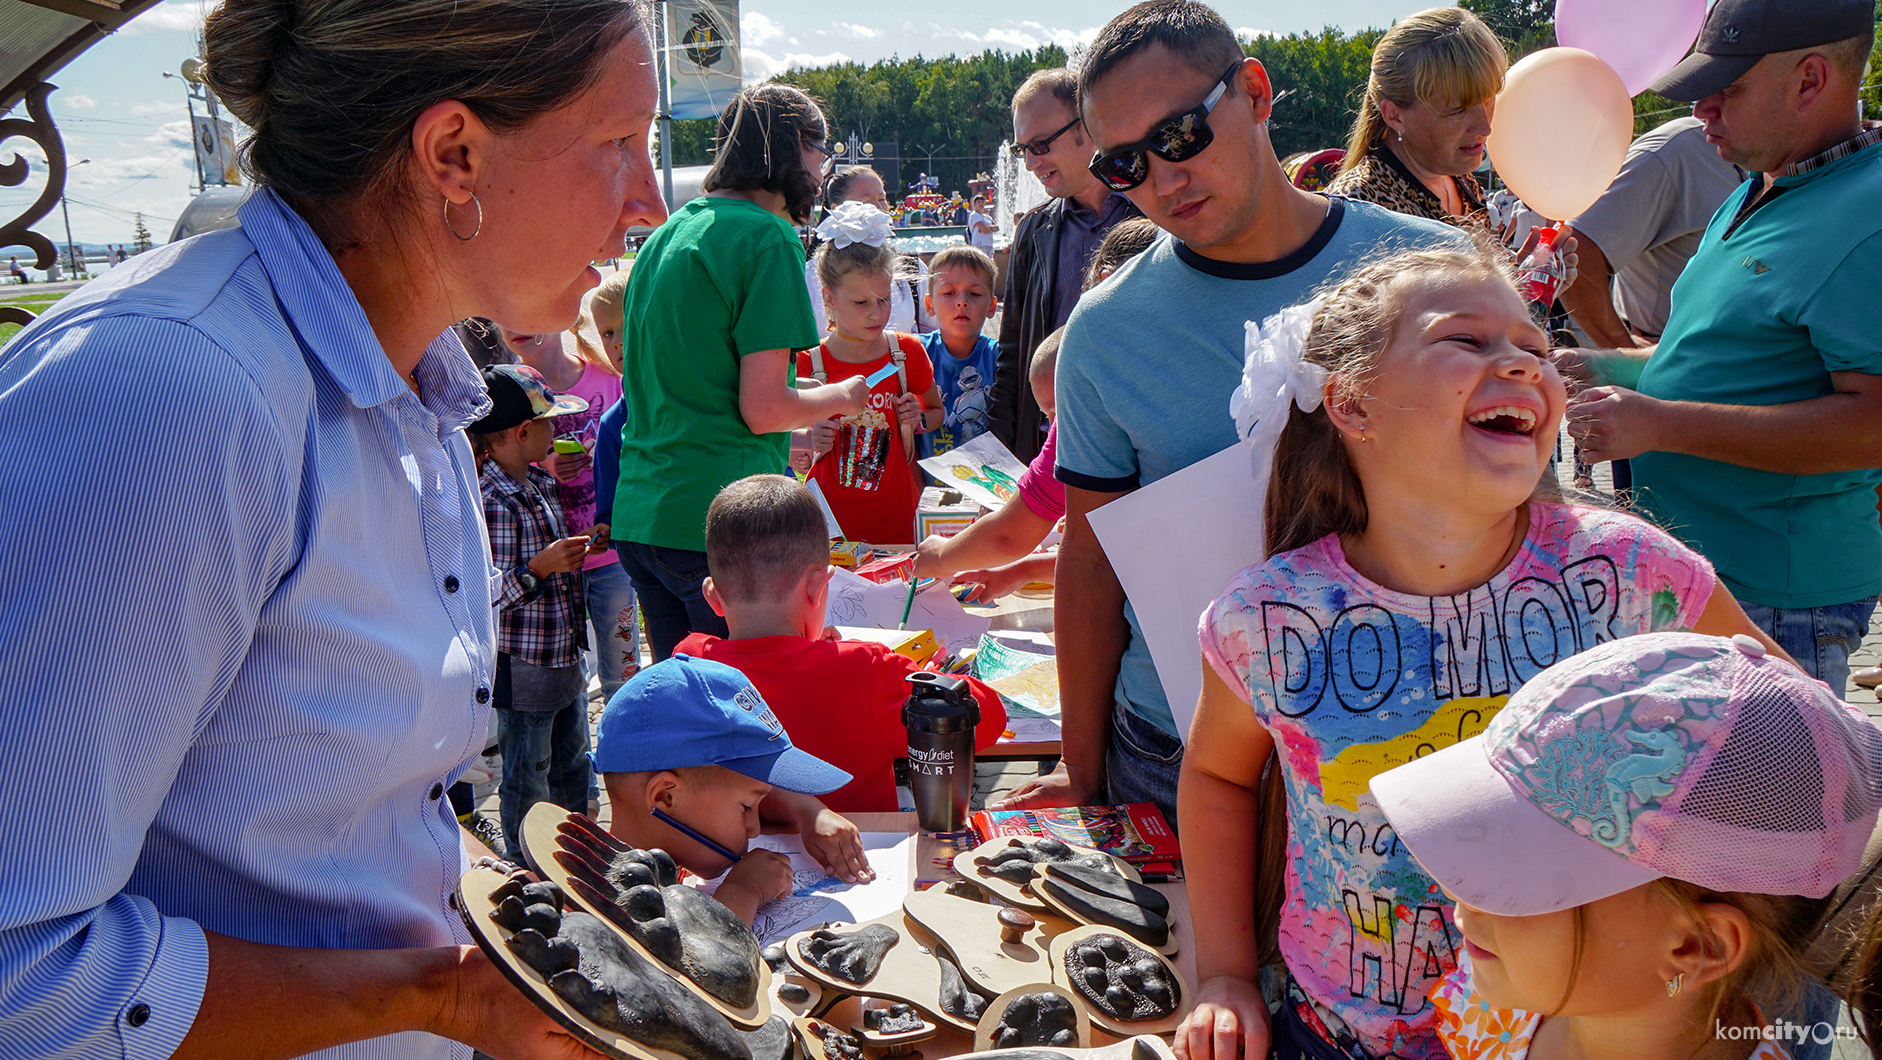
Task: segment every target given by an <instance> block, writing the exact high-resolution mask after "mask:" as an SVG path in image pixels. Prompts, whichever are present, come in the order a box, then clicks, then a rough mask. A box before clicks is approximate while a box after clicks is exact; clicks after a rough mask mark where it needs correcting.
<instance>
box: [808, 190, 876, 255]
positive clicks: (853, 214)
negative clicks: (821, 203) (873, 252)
mask: <svg viewBox="0 0 1882 1060" xmlns="http://www.w3.org/2000/svg"><path fill="white" fill-rule="evenodd" d="M894 234H895V225H894V223H893V222H891V221H890V220H889V215H888V214H886V213H883V212H882V211H881V210H878V209H876V208H875V207H874V206H871V205H869V204H868V203H866V202H855V201H851V202H846V203H842V204H841V205H839V206H837V208H836V209H834V210H832V211H830V216H828V217H825V218H824V219H823V223H822V224H819V225H818V226H817V238H818V239H821V240H823V241H824V242H826V243H834V244H836V246H837V247H838V248H839V249H840V248H842V247H847V246H849V245H850V244H851V243H863V244H866V245H868V246H872V247H879V246H881V245H882V244H884V243H886V242H888V241H889V239H890V237H892V236H893V235H894Z"/></svg>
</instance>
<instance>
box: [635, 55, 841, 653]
mask: <svg viewBox="0 0 1882 1060" xmlns="http://www.w3.org/2000/svg"><path fill="white" fill-rule="evenodd" d="M827 136H828V132H827V127H826V126H825V124H824V120H823V114H822V113H821V112H819V111H818V109H817V105H816V104H815V103H813V102H811V99H810V97H808V96H806V95H804V94H803V93H802V92H800V91H798V90H797V89H795V88H791V87H790V86H788V85H759V86H756V87H753V88H748V89H746V90H744V91H742V92H740V93H739V94H738V95H737V96H736V97H734V98H733V100H732V102H731V104H730V105H729V106H727V107H726V109H725V112H724V113H722V114H720V115H719V126H718V142H719V154H718V157H717V158H716V159H714V160H713V164H712V169H711V171H709V172H708V173H707V174H706V179H705V181H704V182H703V183H702V185H701V186H702V187H703V188H704V189H705V192H706V193H705V194H704V195H702V196H701V197H699V198H697V199H694V200H693V201H692V202H689V203H687V204H686V205H685V206H683V207H681V208H680V209H679V210H677V211H675V212H674V214H673V216H672V218H671V219H670V220H668V221H667V223H666V224H664V225H662V226H661V227H660V228H659V229H658V230H657V231H655V232H654V234H653V235H652V236H651V237H650V238H649V239H648V240H647V243H646V245H645V246H643V247H642V248H641V250H640V253H639V254H638V255H637V256H636V257H635V259H634V273H633V276H632V278H631V279H630V280H629V281H628V286H627V294H626V297H625V300H624V301H625V304H624V306H623V316H624V318H625V319H624V320H623V327H622V332H621V333H622V337H623V348H622V354H623V359H622V369H623V378H622V388H623V394H622V405H623V410H624V412H625V416H624V418H623V424H622V430H621V474H620V478H619V480H618V483H617V485H616V487H615V500H614V522H613V524H612V537H613V540H614V547H615V549H616V551H617V553H618V554H619V555H620V557H621V565H622V566H623V567H625V568H626V569H627V574H628V577H629V578H630V579H631V580H632V581H633V583H634V591H635V592H636V593H637V594H639V596H640V600H641V609H642V613H643V614H645V615H646V616H647V635H648V640H649V641H650V642H651V645H652V648H653V655H654V658H655V659H656V660H659V659H664V658H666V657H667V656H668V655H669V654H671V653H672V651H673V646H674V645H675V644H677V643H679V642H680V640H681V639H682V638H684V637H685V636H686V635H687V634H688V633H691V632H695V631H698V632H704V633H712V634H715V635H718V636H725V635H726V627H725V620H724V619H722V618H720V617H719V616H718V615H716V614H714V613H713V611H712V608H711V607H710V606H709V605H708V604H707V603H706V601H705V599H704V597H703V595H702V594H701V591H700V584H701V583H702V582H703V581H704V580H705V577H706V551H705V550H706V540H705V525H706V507H707V505H709V504H711V503H712V498H713V496H714V495H716V494H717V493H718V492H719V490H720V489H722V488H724V487H725V486H726V485H727V484H729V483H731V482H733V481H735V480H737V479H741V478H744V477H745V476H747V475H755V474H762V473H767V472H769V473H777V474H783V473H786V472H787V468H788V458H789V454H790V439H791V432H792V431H795V430H798V429H800V428H805V427H809V426H810V425H812V424H814V423H818V422H820V421H822V420H825V419H828V418H830V417H832V416H845V415H855V414H860V413H861V412H862V411H863V403H864V401H866V400H867V397H868V387H866V386H865V385H864V384H863V380H862V379H860V378H854V379H848V380H845V381H844V382H842V383H836V384H831V385H829V386H820V387H811V388H809V389H804V390H800V389H797V387H796V385H795V383H796V372H795V363H794V362H795V357H796V351H798V350H802V349H807V348H809V347H811V346H815V345H816V344H817V340H818V335H817V328H816V322H815V318H814V317H813V316H812V314H811V308H810V298H809V296H808V295H807V294H806V293H805V290H804V245H803V243H802V242H801V241H800V240H799V239H798V236H797V232H796V230H795V229H793V228H792V227H791V225H792V223H793V222H796V223H800V224H801V223H803V222H804V221H806V220H807V219H808V218H809V216H810V208H811V205H812V203H813V202H814V201H815V200H816V196H817V189H818V186H819V184H820V182H821V179H822V175H823V173H824V172H825V170H826V169H827V167H828V165H829V161H830V158H831V151H830V148H829V147H828V146H827V145H826V144H825V143H824V141H825V139H826V138H827Z"/></svg>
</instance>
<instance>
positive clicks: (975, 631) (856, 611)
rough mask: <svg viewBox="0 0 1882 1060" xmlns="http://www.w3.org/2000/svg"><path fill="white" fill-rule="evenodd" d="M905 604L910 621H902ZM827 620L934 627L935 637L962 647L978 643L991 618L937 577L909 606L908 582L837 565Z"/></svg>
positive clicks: (951, 647) (880, 626) (875, 625)
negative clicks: (880, 580)
mask: <svg viewBox="0 0 1882 1060" xmlns="http://www.w3.org/2000/svg"><path fill="white" fill-rule="evenodd" d="M904 608H906V609H907V611H908V625H907V626H906V627H904V626H903V625H902V612H903V609H904ZM824 624H825V625H831V626H863V627H865V628H868V629H901V628H907V629H931V630H933V631H934V639H935V643H937V644H939V645H940V646H941V647H943V648H945V649H947V650H949V651H960V650H963V649H966V648H971V647H973V646H974V645H976V644H979V643H980V635H981V634H982V633H985V632H986V631H987V630H988V629H989V628H990V627H991V626H992V625H993V621H992V619H989V618H985V617H982V616H979V615H970V614H968V613H967V610H966V609H965V608H963V607H962V606H961V602H960V601H959V600H957V599H955V598H954V594H953V593H952V592H951V591H949V589H948V587H947V586H946V585H943V584H941V583H940V582H939V581H937V582H936V583H935V584H933V585H931V586H929V587H928V588H926V589H923V590H922V591H920V592H918V593H916V594H915V601H914V604H913V606H911V605H910V604H909V600H908V583H907V582H904V581H894V582H889V583H887V584H885V585H878V584H876V583H875V582H872V581H870V580H869V579H868V578H865V577H862V576H861V575H858V574H853V573H851V572H849V571H846V570H844V569H843V568H841V567H838V568H837V569H836V570H835V571H834V572H833V573H832V575H831V578H830V603H829V607H828V608H827V610H826V612H825V617H824Z"/></svg>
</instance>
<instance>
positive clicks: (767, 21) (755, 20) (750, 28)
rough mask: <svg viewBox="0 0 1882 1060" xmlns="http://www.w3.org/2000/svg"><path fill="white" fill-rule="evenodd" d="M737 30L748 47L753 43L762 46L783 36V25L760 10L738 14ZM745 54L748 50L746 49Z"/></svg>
mask: <svg viewBox="0 0 1882 1060" xmlns="http://www.w3.org/2000/svg"><path fill="white" fill-rule="evenodd" d="M738 32H739V37H740V39H741V40H742V41H744V43H745V46H746V48H747V49H749V48H750V47H751V46H752V45H754V44H756V45H759V46H760V47H762V46H764V45H766V44H769V43H771V42H772V41H774V40H776V39H777V38H779V37H781V36H783V35H784V27H783V26H782V25H780V24H779V23H778V22H777V21H775V20H773V19H771V18H768V17H766V16H765V15H764V14H762V13H761V12H757V11H746V12H744V13H743V14H741V15H740V16H739V19H738ZM746 54H750V52H749V51H747V53H746Z"/></svg>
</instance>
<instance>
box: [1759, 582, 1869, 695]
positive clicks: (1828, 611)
mask: <svg viewBox="0 0 1882 1060" xmlns="http://www.w3.org/2000/svg"><path fill="white" fill-rule="evenodd" d="M1740 605H1741V606H1742V607H1744V609H1745V617H1747V618H1749V619H1751V624H1752V625H1754V626H1757V627H1758V628H1759V629H1762V630H1764V631H1765V632H1766V633H1769V634H1770V635H1771V639H1772V640H1774V641H1777V646H1778V647H1780V648H1783V649H1784V650H1785V651H1786V652H1789V653H1790V657H1791V658H1793V659H1796V660H1797V665H1799V666H1801V667H1803V669H1804V672H1805V673H1807V674H1809V675H1810V676H1812V677H1814V678H1816V679H1817V680H1819V681H1822V682H1823V683H1824V684H1826V685H1829V686H1830V691H1832V692H1834V693H1836V697H1837V698H1838V699H1843V698H1846V697H1847V696H1848V695H1849V653H1850V652H1853V651H1855V650H1856V649H1857V648H1859V647H1861V646H1862V638H1863V637H1865V636H1868V634H1869V616H1870V615H1872V614H1874V612H1875V597H1873V596H1871V597H1870V598H1868V599H1867V600H1858V601H1856V602H1855V603H1853V604H1831V605H1829V606H1827V607H1802V608H1780V607H1766V606H1764V605H1763V604H1751V603H1745V602H1744V601H1740Z"/></svg>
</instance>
